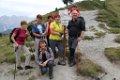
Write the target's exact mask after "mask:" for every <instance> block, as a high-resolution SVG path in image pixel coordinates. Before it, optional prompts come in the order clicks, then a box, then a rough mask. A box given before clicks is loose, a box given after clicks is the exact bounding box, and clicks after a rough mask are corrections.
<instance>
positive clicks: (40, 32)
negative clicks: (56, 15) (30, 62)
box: [32, 14, 46, 60]
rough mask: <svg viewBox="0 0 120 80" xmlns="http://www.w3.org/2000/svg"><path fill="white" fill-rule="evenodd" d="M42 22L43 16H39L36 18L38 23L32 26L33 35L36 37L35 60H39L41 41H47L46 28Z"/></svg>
mask: <svg viewBox="0 0 120 80" xmlns="http://www.w3.org/2000/svg"><path fill="white" fill-rule="evenodd" d="M41 20H42V16H41V15H39V14H38V15H37V16H36V22H35V23H34V24H33V25H32V34H33V36H34V37H35V60H37V58H38V55H37V53H38V46H39V41H40V40H42V39H44V40H46V33H45V32H46V27H45V25H44V24H43V23H42V22H41Z"/></svg>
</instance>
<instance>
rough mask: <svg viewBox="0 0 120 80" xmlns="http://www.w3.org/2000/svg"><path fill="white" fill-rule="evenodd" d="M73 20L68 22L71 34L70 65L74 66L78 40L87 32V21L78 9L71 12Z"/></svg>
mask: <svg viewBox="0 0 120 80" xmlns="http://www.w3.org/2000/svg"><path fill="white" fill-rule="evenodd" d="M71 15H72V20H71V21H69V23H68V27H67V29H68V35H69V42H68V44H69V51H70V54H69V66H70V67H72V66H74V65H75V64H76V61H75V50H76V47H77V45H78V42H79V41H80V40H81V39H82V38H83V36H84V32H85V21H84V18H83V17H80V16H79V13H78V11H77V10H75V9H74V10H72V12H71Z"/></svg>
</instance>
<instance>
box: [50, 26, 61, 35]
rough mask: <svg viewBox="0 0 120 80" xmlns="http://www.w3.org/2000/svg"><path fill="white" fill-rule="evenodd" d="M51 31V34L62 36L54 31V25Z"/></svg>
mask: <svg viewBox="0 0 120 80" xmlns="http://www.w3.org/2000/svg"><path fill="white" fill-rule="evenodd" d="M50 30H51V34H53V35H58V36H61V34H60V33H59V32H55V31H54V25H53V24H51V25H50Z"/></svg>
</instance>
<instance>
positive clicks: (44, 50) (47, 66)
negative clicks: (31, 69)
mask: <svg viewBox="0 0 120 80" xmlns="http://www.w3.org/2000/svg"><path fill="white" fill-rule="evenodd" d="M53 60H54V55H53V52H52V49H51V48H49V47H47V44H46V41H45V40H40V42H39V51H38V65H39V67H40V69H41V73H42V75H44V74H45V73H46V72H47V71H48V70H49V78H50V79H52V78H53V63H54V61H53Z"/></svg>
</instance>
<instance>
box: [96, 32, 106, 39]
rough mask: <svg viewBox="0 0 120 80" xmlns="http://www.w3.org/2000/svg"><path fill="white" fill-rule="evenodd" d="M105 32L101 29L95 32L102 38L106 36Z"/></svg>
mask: <svg viewBox="0 0 120 80" xmlns="http://www.w3.org/2000/svg"><path fill="white" fill-rule="evenodd" d="M105 34H106V33H105V32H102V31H100V32H96V33H95V35H96V36H97V37H96V38H101V37H104V36H105Z"/></svg>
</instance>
